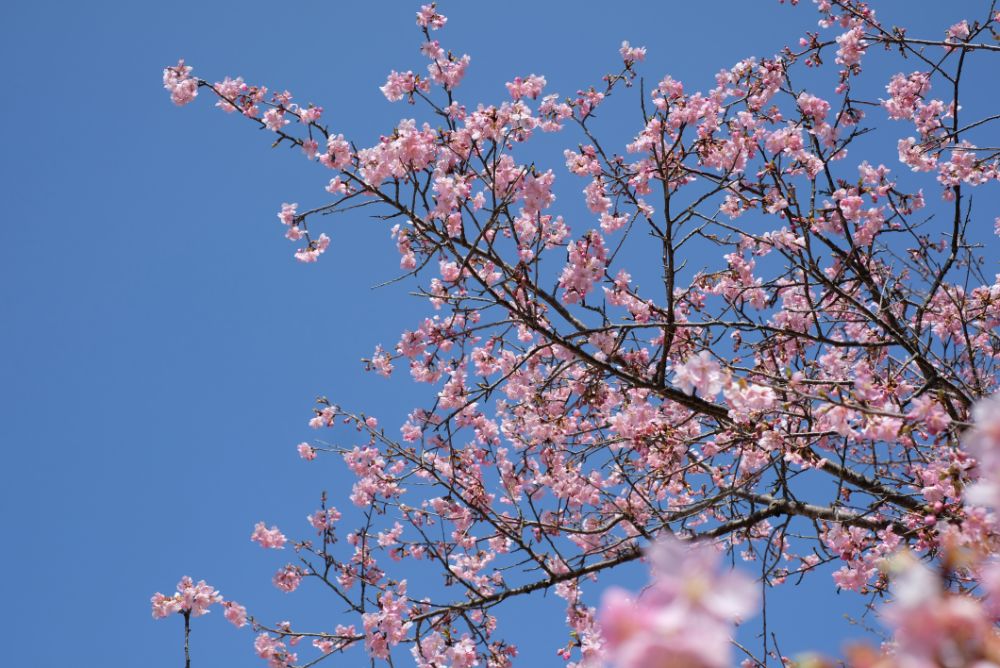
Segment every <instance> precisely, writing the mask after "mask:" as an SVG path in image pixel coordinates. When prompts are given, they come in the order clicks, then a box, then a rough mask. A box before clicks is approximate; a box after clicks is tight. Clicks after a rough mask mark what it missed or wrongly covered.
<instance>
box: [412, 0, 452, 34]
mask: <svg viewBox="0 0 1000 668" xmlns="http://www.w3.org/2000/svg"><path fill="white" fill-rule="evenodd" d="M436 8H437V3H436V2H432V3H431V4H429V5H421V6H420V11H419V12H417V25H418V26H420V27H421V28H429V29H431V30H439V29H440V28H443V27H444V24H445V23H447V22H448V18H447V17H446V16H445V15H444V14H438V13H437V11H436Z"/></svg>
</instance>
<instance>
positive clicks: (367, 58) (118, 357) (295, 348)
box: [0, 0, 992, 668]
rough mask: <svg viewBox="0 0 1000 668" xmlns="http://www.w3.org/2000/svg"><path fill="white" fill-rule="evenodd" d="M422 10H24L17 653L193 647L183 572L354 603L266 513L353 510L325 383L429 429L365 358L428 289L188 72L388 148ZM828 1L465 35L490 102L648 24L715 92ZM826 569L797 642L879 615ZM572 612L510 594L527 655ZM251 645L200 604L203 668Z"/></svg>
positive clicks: (656, 59)
mask: <svg viewBox="0 0 1000 668" xmlns="http://www.w3.org/2000/svg"><path fill="white" fill-rule="evenodd" d="M417 4H418V3H403V2H371V3H332V2H315V1H311V0H306V1H300V2H296V3H287V4H278V3H264V2H256V1H251V2H238V3H237V2H210V3H199V2H191V1H189V0H178V1H175V2H171V3H146V2H128V3H126V2H91V3H60V4H55V3H8V4H6V5H5V6H4V7H3V8H2V9H0V37H2V39H0V52H2V54H3V62H5V63H6V64H7V67H6V77H5V78H6V80H7V86H6V90H7V94H8V96H9V97H10V98H11V99H10V100H9V101H8V103H7V104H5V105H4V110H3V112H0V113H2V114H3V118H4V123H3V126H4V128H5V129H6V132H5V136H4V140H3V141H4V147H3V149H2V151H0V170H2V178H3V184H4V185H3V187H2V188H0V197H2V198H3V210H4V212H5V216H4V224H3V225H2V227H0V235H2V238H0V272H2V274H3V281H2V282H0V294H2V302H0V303H2V304H3V307H4V311H5V318H4V325H3V326H2V327H0V351H2V353H0V354H2V355H3V363H2V369H3V372H4V373H3V376H4V378H5V380H6V382H4V383H2V385H0V405H2V406H3V415H4V419H3V420H2V421H0V442H2V443H3V445H4V448H3V451H4V460H5V461H4V465H3V467H2V471H3V474H2V475H3V484H2V485H0V512H2V514H3V522H4V525H5V528H6V532H7V538H6V540H5V541H4V542H5V548H4V550H3V554H2V557H0V559H2V561H3V564H4V573H5V574H6V577H5V582H4V585H3V591H4V593H5V604H4V606H2V608H0V620H2V622H3V624H2V625H3V628H5V629H6V630H7V632H8V635H9V639H8V647H7V648H5V651H4V653H5V659H4V663H9V665H17V666H39V667H49V666H52V667H61V666H81V665H83V666H90V665H95V666H96V665H102V666H114V665H140V666H148V667H150V668H158V667H160V666H171V667H174V666H178V665H180V660H181V654H180V649H181V644H180V625H179V623H177V622H178V621H179V620H168V621H166V622H156V623H154V622H153V621H152V620H151V619H150V615H149V603H148V599H149V596H150V595H151V594H152V592H153V591H155V590H161V591H165V592H168V591H173V589H172V587H173V585H174V583H175V582H176V581H177V579H178V578H179V577H180V576H181V575H184V574H190V575H192V576H194V577H195V578H196V579H197V578H204V579H206V580H208V581H209V582H210V583H212V584H213V585H215V586H216V587H218V588H219V589H221V590H222V592H223V593H224V594H226V595H227V596H231V597H232V598H234V599H236V600H239V601H241V602H244V603H246V604H247V605H248V606H249V607H251V608H252V609H253V610H254V611H258V612H261V613H262V615H263V617H264V618H266V619H268V620H272V621H276V620H281V619H293V620H299V619H314V620H321V621H322V620H327V619H329V618H330V615H331V613H330V612H329V610H330V609H331V608H329V605H330V601H329V600H328V599H324V598H323V597H321V596H319V595H317V594H316V592H312V591H308V590H304V591H300V592H297V593H296V594H293V595H291V596H289V595H285V594H282V593H280V592H278V591H277V590H275V589H274V588H273V587H272V586H271V585H270V578H271V575H272V573H273V571H274V570H275V568H276V567H278V566H279V565H280V564H281V563H284V561H280V562H279V560H278V559H276V558H275V557H274V556H273V555H272V554H269V553H265V552H263V551H261V550H260V549H258V548H257V547H256V546H254V545H252V544H250V543H249V541H248V537H249V534H250V531H251V529H252V527H253V524H254V523H255V522H256V521H259V520H262V519H263V520H266V521H268V522H269V523H272V522H273V523H277V524H278V525H279V526H282V527H287V528H288V533H289V534H293V533H295V534H297V535H299V536H302V535H305V532H306V530H307V527H306V525H305V522H304V519H303V518H304V517H305V515H306V514H307V513H309V512H311V511H312V510H313V509H314V508H315V507H317V505H318V496H319V492H320V491H321V490H323V489H328V490H330V491H331V496H332V502H333V503H334V504H335V505H347V502H346V500H344V499H340V500H338V499H337V495H338V493H339V492H342V490H343V489H344V486H345V485H347V484H349V480H348V479H347V478H346V477H345V476H344V472H343V470H342V468H341V467H338V466H334V465H332V464H329V463H327V464H324V463H322V462H314V463H313V464H306V463H304V462H301V461H300V460H299V459H298V458H297V457H296V455H295V451H294V446H295V444H296V443H298V442H299V441H301V440H303V439H306V438H309V437H311V436H312V434H311V432H310V431H309V430H308V429H307V427H306V421H307V420H308V418H309V417H310V413H309V411H310V408H311V406H312V401H313V399H314V397H315V396H316V395H320V394H324V395H327V396H330V397H331V399H333V400H335V401H339V402H341V403H343V404H344V405H349V406H351V407H353V408H356V409H358V410H365V411H368V412H371V413H373V414H376V415H378V416H379V417H380V418H381V420H382V422H383V423H384V424H386V425H387V426H390V428H394V425H397V424H399V423H400V422H401V417H402V416H403V415H404V414H405V412H407V411H408V410H409V408H411V407H412V406H413V405H416V403H418V402H419V397H420V396H421V395H420V394H419V393H418V389H419V388H414V387H413V386H411V385H410V384H409V383H408V382H407V381H406V379H405V378H402V377H401V378H399V379H397V380H394V381H391V382H388V383H387V381H385V380H383V379H381V378H378V377H375V376H372V375H368V374H365V373H363V372H362V370H361V365H360V364H359V363H358V360H359V359H360V358H361V357H364V356H367V355H369V354H370V353H371V351H372V349H373V348H374V345H375V344H376V343H380V342H381V343H385V344H392V343H393V342H394V341H395V340H396V339H397V337H398V333H399V332H400V331H401V330H402V329H404V328H407V327H411V326H412V324H413V322H414V321H415V320H416V319H417V318H418V317H420V316H421V315H422V314H423V313H425V308H424V306H423V304H421V303H420V302H418V301H416V300H414V299H411V298H408V297H407V296H406V294H405V290H404V289H401V288H385V289H381V290H377V291H372V290H371V289H370V286H372V285H375V284H377V283H379V282H381V281H383V280H386V279H388V278H391V277H393V276H394V275H395V271H396V269H397V266H398V257H397V255H396V254H395V251H394V249H393V246H392V244H391V242H390V240H389V239H388V230H387V228H386V226H385V225H384V223H381V222H379V221H375V220H372V219H369V218H367V217H366V216H364V215H362V214H358V215H354V216H351V215H348V216H343V217H340V218H338V219H335V220H328V221H326V223H325V224H326V227H324V231H326V232H327V233H328V234H330V236H331V237H332V238H333V243H332V246H331V249H330V251H329V252H328V253H327V254H326V255H325V256H324V257H323V258H322V261H321V262H320V263H318V264H317V265H314V266H303V265H299V264H298V263H296V262H295V261H294V260H293V259H292V257H291V253H292V251H293V250H294V248H295V246H294V245H292V244H290V243H289V242H287V241H285V240H284V239H283V238H282V229H281V226H280V224H279V223H278V221H277V219H276V217H275V214H276V212H277V210H278V209H279V207H280V205H281V203H282V202H284V201H296V202H299V203H301V204H302V205H303V207H307V206H312V205H316V204H321V203H323V202H324V201H325V200H324V196H325V193H324V192H323V190H322V186H323V185H324V184H325V179H327V178H328V175H327V174H326V173H325V172H324V170H322V169H320V168H318V167H316V166H313V165H310V164H309V163H307V162H306V161H305V160H304V159H303V158H302V156H301V154H299V153H298V152H291V151H288V150H287V149H278V150H272V149H271V148H270V141H269V139H268V138H267V137H266V136H264V135H263V134H262V133H260V132H257V131H256V130H254V129H253V128H252V127H251V126H250V125H249V124H247V123H242V122H240V119H239V118H237V117H231V116H227V115H225V114H222V113H219V112H218V111H217V110H215V109H214V108H212V107H211V105H210V103H209V101H208V100H207V98H205V97H202V98H199V99H198V100H197V102H196V103H195V104H193V105H192V106H190V107H188V108H184V109H177V108H175V107H173V106H172V105H171V104H170V102H169V100H168V98H167V94H166V93H165V92H164V90H163V89H162V87H161V84H160V76H161V71H162V68H163V67H164V66H165V65H168V64H173V63H175V62H176V61H177V59H178V57H184V58H186V59H187V61H188V62H189V64H192V65H194V66H195V68H196V69H195V73H196V74H198V75H200V76H204V77H206V78H208V79H212V80H218V79H221V78H222V77H223V76H224V75H227V74H231V75H234V76H235V75H237V74H239V75H243V76H244V77H246V78H247V80H248V81H251V82H259V83H265V84H267V85H268V86H270V87H272V88H287V89H289V90H291V91H292V92H293V93H295V94H296V97H297V98H298V99H299V100H300V101H312V102H315V103H317V104H321V105H322V106H324V107H325V108H326V115H325V118H326V120H327V121H328V122H329V123H330V125H331V127H332V128H335V129H336V130H337V131H342V132H344V133H345V134H347V135H348V136H349V137H352V138H355V139H356V140H357V141H358V142H359V143H361V144H371V143H374V141H375V139H376V138H377V136H378V134H379V133H381V132H386V131H388V130H389V129H391V127H392V125H393V124H394V123H395V122H396V121H398V120H399V118H401V117H403V116H406V115H410V114H411V113H413V112H412V110H411V109H410V108H408V107H406V106H405V105H401V104H396V105H391V104H389V103H388V102H386V101H385V99H384V98H383V97H382V95H381V93H380V92H379V91H378V88H377V87H378V85H380V84H381V83H382V82H383V81H384V78H385V75H386V73H387V72H388V71H389V70H390V69H393V68H395V69H404V70H405V69H410V68H412V69H417V68H422V67H423V63H422V57H421V56H420V54H419V53H418V52H417V46H418V44H419V34H418V32H417V29H416V27H415V26H414V24H413V13H414V11H415V10H416V8H417ZM934 4H935V5H938V4H941V3H934ZM946 4H947V6H945V7H944V8H938V7H935V8H934V11H933V12H931V11H922V13H921V15H920V16H917V17H900V18H899V19H898V20H899V21H908V22H909V23H910V24H911V25H914V30H915V31H918V32H919V28H920V27H921V26H923V27H928V26H929V28H928V30H930V29H933V30H934V32H933V35H934V36H937V35H938V34H940V33H939V32H937V31H938V30H940V29H942V28H943V27H944V26H947V25H948V24H949V23H951V22H954V21H955V20H957V19H959V18H963V11H969V12H970V13H971V11H973V10H975V11H979V7H980V3H971V2H969V3H964V2H958V3H946ZM807 5H808V3H803V6H801V7H799V8H796V9H791V8H789V7H787V6H785V7H781V6H779V5H778V4H777V2H774V3H767V2H761V3H756V2H755V3H749V2H748V3H734V2H718V3H713V2H701V3H687V2H684V3H646V4H645V6H642V7H641V8H640V6H639V5H636V6H635V7H636V9H635V10H634V11H624V10H623V9H622V8H623V7H624V5H614V7H615V9H614V10H612V5H611V4H609V3H606V2H605V3H600V2H572V3H570V2H552V3H539V2H537V1H535V2H528V1H525V0H514V1H511V2H506V3H489V4H487V3H457V2H452V3H444V4H443V5H442V6H441V9H442V11H443V12H444V13H446V14H447V15H448V16H449V18H450V21H449V25H448V28H447V29H446V30H445V31H444V32H443V33H441V34H440V39H441V40H442V42H443V44H444V45H445V46H446V47H447V48H451V49H453V50H454V51H456V52H468V53H470V54H471V55H472V65H471V68H470V72H469V75H468V78H467V80H466V83H465V84H464V85H463V87H462V88H461V89H460V91H461V97H462V99H463V101H465V102H467V103H474V102H477V101H480V100H488V101H499V100H501V99H503V98H504V97H505V95H506V92H505V90H504V88H503V83H504V82H505V81H508V80H510V79H511V78H513V77H514V76H516V75H525V74H528V73H531V72H534V73H538V74H544V75H545V76H546V77H547V79H548V81H549V86H548V90H551V91H559V92H562V93H564V94H570V93H572V92H574V91H575V90H576V89H577V88H581V87H584V86H587V85H589V84H591V83H597V82H598V80H599V78H600V76H601V75H602V74H603V73H605V72H607V71H609V70H610V69H611V68H612V67H613V66H614V65H615V63H616V62H617V48H618V45H619V44H620V42H621V40H623V39H628V40H630V41H631V42H632V44H634V45H646V46H647V47H648V48H649V57H648V60H647V63H646V65H645V67H644V69H643V71H644V73H645V75H646V76H647V77H648V78H649V79H650V80H658V79H659V78H660V77H661V76H662V75H663V74H665V73H671V74H672V75H673V76H674V77H675V78H678V79H681V80H683V81H684V82H685V83H686V85H687V87H688V89H699V88H702V89H706V88H709V87H711V82H712V79H711V77H712V75H713V74H714V73H715V72H716V71H718V70H719V69H721V68H722V67H725V66H729V65H731V64H732V63H734V62H735V61H737V60H739V59H742V58H743V57H746V56H749V55H771V54H773V53H775V52H777V51H778V50H779V49H780V47H781V46H783V45H784V44H785V43H788V42H793V41H794V40H796V39H797V37H798V36H799V35H800V34H802V33H803V31H804V30H805V29H812V27H813V26H814V25H815V17H816V14H815V12H814V11H813V9H812V8H811V7H810V6H807ZM761 7H763V8H764V9H766V11H760V12H757V11H755V10H756V9H758V8H761ZM923 7H924V9H929V8H930V3H927V4H926V5H924V6H923ZM935 12H939V13H940V14H939V15H938V14H935V15H933V16H932V14H934V13H935ZM923 32H924V34H928V31H927V30H924V31H923ZM914 67H915V66H914ZM869 74H870V75H871V76H872V81H873V82H878V81H882V80H884V79H885V78H887V77H885V76H881V75H884V74H888V72H880V71H879V70H878V69H877V66H873V70H872V71H871V72H870V73H869ZM635 117H636V118H637V117H638V114H637V113H636V114H635ZM628 120H629V121H630V122H631V121H632V120H633V118H632V117H628ZM634 129H635V126H634V125H631V124H628V125H625V124H623V125H621V126H615V127H611V128H609V129H608V131H609V132H611V133H612V134H614V133H619V132H620V133H621V137H622V138H623V139H624V138H625V137H626V136H627V135H628V134H629V133H631V132H632V131H633V130H634ZM576 141H577V140H576V138H575V137H568V136H567V137H565V138H561V137H556V138H555V139H554V140H552V144H551V145H552V146H553V147H559V148H560V150H559V151H556V152H553V153H552V154H551V165H549V166H551V167H553V168H555V169H556V171H557V173H559V174H560V175H561V174H562V172H561V171H560V166H561V164H562V159H561V148H562V147H564V146H573V145H575V143H576ZM880 159H881V160H883V161H884V162H886V164H890V161H892V162H893V163H894V156H893V155H892V154H891V153H889V154H886V155H885V156H884V157H882V158H880ZM890 166H893V167H895V165H894V164H891V165H890ZM560 178H562V179H563V180H564V181H565V180H567V177H565V176H560ZM572 186H573V187H574V188H576V187H577V184H575V183H574V184H572ZM568 206H573V207H577V209H575V210H580V208H581V205H580V203H578V202H575V203H573V204H572V205H569V204H568ZM989 220H990V221H991V220H992V216H990V217H989ZM820 589H822V590H824V591H826V590H827V589H829V586H828V582H826V581H824V582H822V583H817V585H815V586H810V587H809V588H808V589H803V590H794V591H791V590H790V591H787V592H779V593H778V594H777V596H778V597H779V601H778V602H777V603H776V604H775V606H774V607H773V609H772V624H779V625H783V626H784V628H785V629H786V630H787V631H789V632H790V633H789V637H790V643H791V644H793V646H792V647H791V648H790V649H786V648H785V647H784V646H783V649H786V651H789V652H790V651H791V650H796V649H802V648H804V647H808V646H810V645H812V646H819V647H820V648H822V649H826V650H835V649H836V648H837V646H838V645H839V642H840V639H841V638H842V637H844V636H845V634H850V633H851V629H849V628H847V627H846V625H844V624H843V623H842V622H839V621H838V620H839V619H840V617H841V614H842V612H841V610H840V607H839V606H840V602H841V601H844V600H846V597H847V596H849V595H844V596H840V597H836V596H832V595H826V596H822V597H820V596H819V595H818V594H816V592H817V591H819V590H820ZM855 600H856V599H855ZM561 609H562V603H561V601H558V600H557V599H555V598H554V597H552V596H549V597H548V598H547V599H546V600H545V601H544V602H538V603H537V604H536V603H531V604H528V603H518V604H515V605H513V606H512V607H511V611H512V613H513V614H512V615H511V622H510V625H511V626H510V628H511V629H512V632H511V633H510V634H509V635H510V637H511V639H514V640H517V641H520V643H521V645H522V655H523V656H522V658H523V659H524V662H523V664H522V665H559V660H558V659H557V657H556V656H555V654H554V651H555V648H556V647H557V646H559V645H561V644H562V643H563V642H564V638H565V636H564V633H565V631H564V627H563V625H562V613H561ZM538 610H551V611H552V613H551V614H549V615H548V616H547V617H546V618H545V619H543V615H541V614H538V613H537V611H538ZM803 611H805V613H804V612H803ZM549 633H550V634H552V635H549V636H547V637H543V636H544V635H545V634H549ZM250 641H251V636H250V635H249V633H247V632H245V631H244V632H236V631H234V630H232V629H231V628H229V627H228V625H225V624H224V622H223V620H222V616H221V614H219V613H213V614H212V615H210V616H209V618H205V619H203V620H198V622H197V626H196V628H195V638H194V659H195V665H196V666H208V665H262V663H261V662H259V660H257V659H256V658H254V657H253V655H252V651H251V646H250ZM794 643H798V645H795V644H794Z"/></svg>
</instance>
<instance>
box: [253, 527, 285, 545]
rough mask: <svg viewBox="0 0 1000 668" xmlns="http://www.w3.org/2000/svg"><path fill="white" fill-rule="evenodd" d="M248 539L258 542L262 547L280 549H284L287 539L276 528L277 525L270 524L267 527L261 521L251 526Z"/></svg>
mask: <svg viewBox="0 0 1000 668" xmlns="http://www.w3.org/2000/svg"><path fill="white" fill-rule="evenodd" d="M250 540H252V541H254V542H255V543H258V544H259V545H260V546H261V547H263V548H270V549H275V550H281V549H284V547H285V543H286V542H287V540H288V539H287V538H285V535H284V534H283V533H281V531H279V530H278V527H276V526H272V527H271V528H270V529H268V528H267V527H266V526H265V525H264V523H263V522H257V524H256V525H255V526H254V528H253V534H251V536H250Z"/></svg>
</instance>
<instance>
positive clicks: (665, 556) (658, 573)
mask: <svg viewBox="0 0 1000 668" xmlns="http://www.w3.org/2000/svg"><path fill="white" fill-rule="evenodd" d="M648 554H649V559H650V562H651V563H652V570H653V582H652V584H651V585H650V586H649V587H648V588H647V589H646V590H645V591H643V592H642V593H641V594H640V595H639V596H638V597H635V598H633V597H631V596H630V595H629V594H628V593H627V592H625V591H623V590H621V589H617V588H612V589H610V590H608V591H607V592H606V593H605V595H604V598H603V600H602V603H601V609H600V612H599V621H600V628H601V635H602V636H603V637H604V640H605V649H606V652H607V658H608V659H609V660H610V661H611V663H612V664H613V665H614V666H616V667H617V668H649V667H651V666H677V667H680V666H685V667H687V668H723V667H724V666H729V665H731V664H730V656H729V655H730V649H729V648H730V640H729V637H730V633H731V625H732V623H733V622H735V621H738V620H740V619H742V617H743V616H744V615H746V614H747V613H749V612H750V610H751V609H752V607H753V605H754V602H755V601H756V591H755V588H754V585H753V582H752V581H751V580H749V579H748V578H746V577H745V576H743V575H741V574H739V573H736V572H732V571H730V572H727V573H725V574H719V573H717V566H718V563H719V558H720V555H719V552H718V551H717V550H716V549H715V548H714V547H713V546H712V545H710V544H695V545H693V546H692V545H690V544H688V543H683V542H681V541H679V540H677V539H676V538H673V537H667V538H665V539H663V540H661V541H659V542H658V543H656V544H655V545H654V546H653V547H652V548H651V549H650V550H649V553H648Z"/></svg>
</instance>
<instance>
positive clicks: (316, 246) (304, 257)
mask: <svg viewBox="0 0 1000 668" xmlns="http://www.w3.org/2000/svg"><path fill="white" fill-rule="evenodd" d="M329 247H330V237H328V236H326V234H320V235H319V239H317V240H315V241H311V242H309V246H308V247H307V248H300V249H299V250H297V251H295V259H296V260H298V261H299V262H315V261H316V260H318V259H319V256H320V255H322V254H323V253H325V252H326V249H327V248H329Z"/></svg>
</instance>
